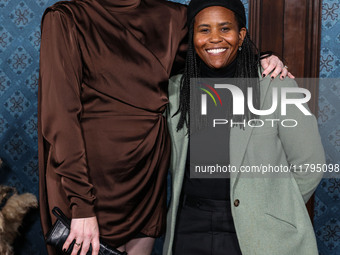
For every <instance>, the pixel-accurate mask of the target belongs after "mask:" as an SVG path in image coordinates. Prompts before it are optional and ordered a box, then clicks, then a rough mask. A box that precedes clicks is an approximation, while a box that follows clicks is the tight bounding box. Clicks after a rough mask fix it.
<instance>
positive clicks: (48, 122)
mask: <svg viewBox="0 0 340 255" xmlns="http://www.w3.org/2000/svg"><path fill="white" fill-rule="evenodd" d="M185 13H186V9H185V7H184V6H182V5H180V4H175V3H171V2H166V1H159V0H142V1H140V0H127V1H126V0H125V1H124V0H111V1H110V0H75V1H70V2H60V3H56V4H55V5H53V6H52V7H50V8H48V9H47V10H46V12H45V14H44V16H43V21H42V39H41V52H40V54H41V55H40V83H39V106H38V109H39V168H40V207H41V220H42V226H43V230H44V233H46V232H47V230H48V229H49V228H50V226H51V224H52V223H53V221H54V220H55V219H54V218H53V217H52V215H51V209H52V208H53V207H54V206H58V207H60V208H61V209H62V210H63V211H64V212H65V214H66V215H67V216H69V217H73V218H82V217H91V216H94V215H95V216H97V219H98V223H99V228H100V235H101V238H102V239H103V240H104V241H106V242H107V243H108V244H110V245H112V246H120V245H122V244H124V243H126V242H127V241H129V240H131V239H132V238H134V237H135V236H136V235H137V234H138V233H143V234H145V235H148V236H152V237H157V236H159V235H161V234H162V233H163V232H164V228H165V218H166V176H167V170H168V165H169V157H170V141H169V136H168V131H167V126H166V121H165V119H164V116H163V112H164V110H165V107H166V105H167V103H168V98H167V86H168V78H169V75H170V71H171V68H172V66H173V64H174V62H175V61H176V58H177V57H178V56H179V53H181V52H183V51H185V46H184V47H183V48H182V49H181V47H182V45H184V44H182V43H183V41H184V37H185V35H186V28H185V23H186V16H185ZM50 253H52V252H51V251H50Z"/></svg>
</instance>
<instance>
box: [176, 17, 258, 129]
mask: <svg viewBox="0 0 340 255" xmlns="http://www.w3.org/2000/svg"><path fill="white" fill-rule="evenodd" d="M234 15H235V17H236V21H237V25H238V28H239V30H240V29H241V28H242V27H245V24H244V23H243V22H241V19H240V17H239V16H238V15H237V14H235V13H234ZM194 23H195V19H193V20H192V22H191V24H190V25H189V36H188V40H189V42H188V52H187V57H186V63H185V68H184V73H183V76H182V79H181V89H180V103H179V109H178V111H177V112H176V114H178V113H180V118H179V121H178V124H177V130H180V129H182V128H183V126H184V124H186V126H187V127H188V128H189V121H188V117H189V118H190V116H189V115H190V78H199V76H200V72H199V68H200V67H199V63H198V56H197V54H196V52H195V48H194V43H193V36H194ZM258 53H259V52H258V50H257V48H256V46H255V44H254V43H253V42H252V41H251V40H250V36H249V33H248V31H247V33H246V36H245V38H244V40H243V44H242V49H241V50H240V51H238V55H237V60H236V72H235V76H234V77H235V78H257V82H254V79H242V82H241V83H240V84H238V86H239V88H240V89H241V90H242V92H243V95H244V96H245V98H247V95H248V93H247V89H248V87H251V88H252V89H253V105H254V107H255V108H256V109H259V106H260V88H259V85H258V78H259V77H258V67H259V64H260V58H259V54H258ZM244 109H246V112H245V116H238V118H237V117H236V119H235V117H233V119H234V121H239V120H243V119H246V120H249V119H254V118H257V116H255V115H254V114H253V113H251V112H250V111H249V109H248V106H247V100H245V108H244Z"/></svg>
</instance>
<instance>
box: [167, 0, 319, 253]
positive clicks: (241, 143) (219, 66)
mask: <svg viewBox="0 0 340 255" xmlns="http://www.w3.org/2000/svg"><path fill="white" fill-rule="evenodd" d="M245 23H246V18H245V11H244V7H243V4H242V3H241V1H239V0H213V1H203V0H192V1H191V3H190V4H189V7H188V27H189V49H188V55H187V61H186V68H185V71H184V74H183V75H179V76H175V77H173V78H172V79H171V82H170V84H169V100H170V104H169V107H168V124H169V129H170V135H171V139H172V159H171V172H172V183H173V188H172V196H171V203H170V208H169V211H168V217H167V232H166V238H165V245H164V249H163V254H167V255H170V254H175V255H181V254H185V255H191V254H193V255H194V254H195V255H200V254H202V255H203V254H214V255H215V254H217V255H218V254H225V255H228V254H243V255H254V254H259V255H293V254H294V255H317V254H318V250H317V245H316V240H315V235H314V231H313V226H312V224H311V221H310V219H309V216H308V213H307V210H306V207H305V203H306V202H307V201H308V199H309V198H310V196H311V195H312V193H313V192H314V190H315V188H316V187H317V185H318V184H319V182H320V180H321V178H322V174H321V173H315V172H311V171H310V168H309V169H307V168H306V166H315V165H316V164H324V163H325V158H324V151H323V146H322V144H321V140H320V136H319V132H318V127H317V122H316V119H315V117H314V116H313V115H311V114H308V115H306V112H305V111H304V112H303V111H301V110H300V109H299V108H297V107H296V106H295V105H287V107H286V114H285V115H283V114H281V111H282V110H283V109H281V93H279V94H278V100H279V102H278V104H277V105H278V107H277V109H276V110H275V111H272V112H271V113H269V114H268V115H266V116H256V115H254V114H253V113H252V111H251V110H250V107H247V105H246V106H245V113H244V114H243V115H242V116H241V117H240V116H238V118H241V122H242V121H244V123H245V124H244V126H243V125H240V124H239V125H236V126H232V125H230V126H229V125H228V128H226V129H225V134H224V135H225V136H224V137H223V142H225V151H226V154H224V155H226V156H225V162H226V163H227V164H228V165H229V166H232V169H236V171H232V172H231V173H230V181H229V179H216V178H215V179H193V178H190V170H189V169H190V163H191V161H189V160H188V155H189V153H190V152H189V151H188V149H189V137H190V135H191V134H192V133H191V132H188V128H189V127H190V125H192V124H193V121H192V119H190V121H189V116H190V117H192V116H191V114H190V113H191V112H190V107H191V105H192V104H191V103H192V102H191V101H190V93H191V90H190V86H192V85H190V78H200V77H202V78H203V77H209V78H214V77H217V78H233V77H234V78H246V79H244V81H246V82H243V83H241V84H240V85H238V86H239V87H238V89H240V90H241V91H242V92H243V94H244V95H245V97H246V98H247V93H248V91H249V90H248V89H249V88H251V89H252V91H253V95H254V101H253V103H254V108H255V109H260V110H267V109H270V108H271V106H272V103H273V100H274V98H273V93H272V92H273V90H274V91H276V90H275V88H276V89H277V91H281V88H285V89H286V90H287V91H293V90H294V89H295V88H297V84H296V82H295V81H294V80H291V79H289V78H286V79H285V80H283V81H281V80H280V79H274V80H273V79H270V77H266V78H263V77H261V72H260V69H259V66H260V65H259V59H258V58H257V55H258V54H257V51H256V48H255V46H254V44H253V43H252V42H251V40H250V38H249V35H248V32H247V30H246V28H245ZM247 78H252V79H256V80H257V81H258V82H259V84H258V82H252V81H253V80H250V79H247ZM289 95H290V98H292V97H293V98H295V99H296V100H297V101H301V94H300V93H289ZM274 101H275V100H274ZM223 103H226V104H224V107H227V108H228V109H229V110H228V111H227V112H229V113H230V112H231V109H232V101H229V102H223ZM300 106H301V107H300V108H305V109H306V110H307V109H308V107H307V105H306V104H302V105H300ZM192 118H194V117H192ZM195 118H196V117H195ZM254 118H255V119H257V120H258V121H260V123H263V125H262V126H261V127H254V126H253V125H250V124H249V121H250V120H251V119H254ZM231 119H232V120H235V121H236V120H238V122H240V120H239V119H237V117H236V116H235V115H231ZM270 119H271V120H276V121H267V120H270ZM286 119H290V120H294V121H295V122H294V123H297V125H294V127H292V126H291V125H290V126H289V127H288V125H285V124H283V122H282V121H284V120H286ZM246 123H247V124H246ZM207 125H209V122H208V124H207ZM191 130H192V129H190V131H191ZM221 140H222V139H221ZM190 149H193V148H192V147H190ZM190 155H192V154H190ZM254 166H256V167H258V168H259V169H260V168H261V166H268V167H273V168H274V167H281V169H289V171H288V172H286V173H282V174H283V176H281V177H277V178H276V177H273V176H272V175H270V174H268V173H264V174H263V176H262V177H260V178H259V177H258V176H257V177H255V178H251V177H252V176H251V175H249V173H247V172H245V171H244V170H245V169H251V168H252V167H254Z"/></svg>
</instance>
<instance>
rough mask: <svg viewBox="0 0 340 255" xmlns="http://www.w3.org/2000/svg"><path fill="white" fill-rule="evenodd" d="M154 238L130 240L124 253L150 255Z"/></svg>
mask: <svg viewBox="0 0 340 255" xmlns="http://www.w3.org/2000/svg"><path fill="white" fill-rule="evenodd" d="M154 243H155V238H152V237H144V238H136V239H132V240H130V241H129V242H128V243H127V244H126V245H125V248H126V252H127V253H128V254H129V255H150V254H151V251H152V248H153V245H154Z"/></svg>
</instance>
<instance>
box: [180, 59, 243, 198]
mask: <svg viewBox="0 0 340 255" xmlns="http://www.w3.org/2000/svg"><path fill="white" fill-rule="evenodd" d="M200 62H201V63H200V70H201V77H202V78H232V77H234V74H235V71H236V61H233V62H232V63H231V64H230V65H229V66H227V67H226V68H222V69H218V70H217V69H211V68H209V67H208V66H207V65H205V64H204V63H203V62H202V61H200ZM209 101H211V100H208V105H209ZM210 103H212V102H210ZM227 107H231V102H230V101H228V102H227ZM214 109H216V108H215V107H210V108H209V110H212V111H213V110H214ZM201 136H204V142H203V144H202V146H199V148H200V150H201V152H202V154H201V155H205V156H206V157H205V158H209V162H212V165H216V163H218V164H219V165H220V166H222V165H225V166H228V165H229V164H230V158H229V152H230V151H229V144H230V125H223V127H217V128H214V129H212V128H209V127H208V128H206V130H205V131H204V134H202V135H201ZM189 141H190V140H189ZM189 148H190V146H189ZM216 148H219V150H218V151H217V150H216ZM221 148H223V149H222V150H221ZM207 155H208V156H207ZM192 156H194V157H195V155H192ZM196 157H197V156H196ZM197 160H198V161H199V159H197ZM193 161H195V162H196V159H195V160H193ZM189 166H190V150H189V149H188V155H187V161H186V169H185V176H184V181H183V189H182V190H183V194H186V195H189V196H195V197H200V198H207V199H214V200H230V179H229V178H190V167H189ZM204 176H206V175H202V177H204Z"/></svg>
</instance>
